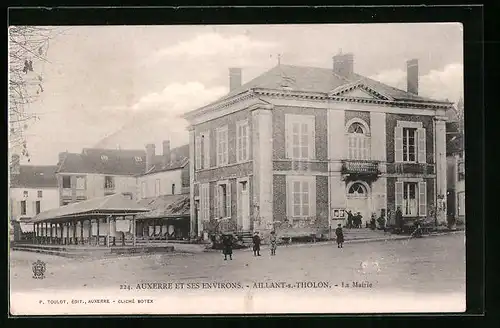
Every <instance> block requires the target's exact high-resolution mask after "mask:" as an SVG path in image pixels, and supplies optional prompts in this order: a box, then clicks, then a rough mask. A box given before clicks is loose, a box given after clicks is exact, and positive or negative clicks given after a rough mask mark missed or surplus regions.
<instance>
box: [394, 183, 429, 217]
mask: <svg viewBox="0 0 500 328" xmlns="http://www.w3.org/2000/svg"><path fill="white" fill-rule="evenodd" d="M398 207H399V208H400V209H401V212H402V213H403V216H426V215H427V184H426V182H422V181H419V182H414V181H397V182H396V208H398Z"/></svg>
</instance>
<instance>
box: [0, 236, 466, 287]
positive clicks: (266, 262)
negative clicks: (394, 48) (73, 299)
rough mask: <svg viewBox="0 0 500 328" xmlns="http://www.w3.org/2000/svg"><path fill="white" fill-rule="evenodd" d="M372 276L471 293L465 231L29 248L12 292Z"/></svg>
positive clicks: (387, 283)
mask: <svg viewBox="0 0 500 328" xmlns="http://www.w3.org/2000/svg"><path fill="white" fill-rule="evenodd" d="M38 259H39V260H42V261H44V262H45V263H46V265H47V271H46V273H45V276H46V278H45V279H43V280H37V279H33V278H32V275H33V273H32V270H31V265H32V263H33V262H34V261H36V260H38ZM167 281H178V282H190V281H198V282H201V281H205V282H209V281H212V282H213V281H218V282H241V283H243V284H251V283H253V282H254V281H262V282H264V281H285V282H291V283H295V282H298V281H316V282H318V281H325V282H329V283H331V284H339V285H340V284H342V282H344V283H352V282H353V281H368V282H370V283H372V284H373V288H374V289H378V290H381V291H399V292H423V293H446V292H450V293H452V292H465V237H464V234H463V233H458V234H452V235H443V236H438V237H424V238H420V239H409V240H395V241H387V242H370V243H358V244H351V245H347V244H346V245H344V248H343V249H338V248H337V247H336V246H333V245H310V246H303V247H286V246H282V247H279V248H278V250H277V255H276V256H274V257H271V256H270V254H269V251H268V250H266V251H263V252H262V256H261V257H254V256H253V254H252V252H245V251H235V252H234V255H233V260H232V261H230V260H228V261H224V260H223V256H222V254H220V253H206V254H157V255H148V256H136V257H123V258H114V259H104V260H88V259H86V260H79V259H68V258H63V257H57V256H50V255H43V254H37V253H29V252H18V251H13V252H11V254H10V284H11V291H13V292H23V291H36V290H52V289H55V290H63V289H67V290H71V289H79V290H81V289H88V290H92V289H94V288H116V289H119V285H120V284H126V283H129V284H136V283H140V282H167Z"/></svg>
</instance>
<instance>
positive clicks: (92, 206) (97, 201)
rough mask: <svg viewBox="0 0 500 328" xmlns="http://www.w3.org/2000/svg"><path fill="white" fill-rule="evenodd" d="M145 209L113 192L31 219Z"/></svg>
mask: <svg viewBox="0 0 500 328" xmlns="http://www.w3.org/2000/svg"><path fill="white" fill-rule="evenodd" d="M147 211H149V209H148V208H146V207H144V206H141V205H140V204H138V203H137V202H136V201H134V200H131V199H130V198H127V197H125V196H124V195H122V194H114V195H110V196H104V197H97V198H92V199H89V200H85V201H82V202H78V203H71V204H69V205H66V206H61V207H58V208H54V209H51V210H48V211H44V212H41V213H40V214H38V215H36V216H35V217H34V218H33V219H32V220H31V221H33V222H40V221H46V220H49V219H55V218H63V217H69V216H79V215H85V214H90V213H93V212H101V213H120V214H123V215H131V214H136V213H141V212H147Z"/></svg>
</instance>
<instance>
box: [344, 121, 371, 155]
mask: <svg viewBox="0 0 500 328" xmlns="http://www.w3.org/2000/svg"><path fill="white" fill-rule="evenodd" d="M347 134H348V137H347V151H348V154H347V156H348V158H349V159H352V160H366V159H369V157H370V137H369V136H368V131H367V128H365V126H364V125H363V124H362V123H359V122H354V123H352V124H351V125H349V128H348V129H347Z"/></svg>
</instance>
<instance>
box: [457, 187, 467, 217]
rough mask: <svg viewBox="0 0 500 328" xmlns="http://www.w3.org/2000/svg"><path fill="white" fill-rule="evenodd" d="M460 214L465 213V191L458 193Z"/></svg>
mask: <svg viewBox="0 0 500 328" xmlns="http://www.w3.org/2000/svg"><path fill="white" fill-rule="evenodd" d="M458 215H460V216H462V215H465V193H464V192H460V193H458Z"/></svg>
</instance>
